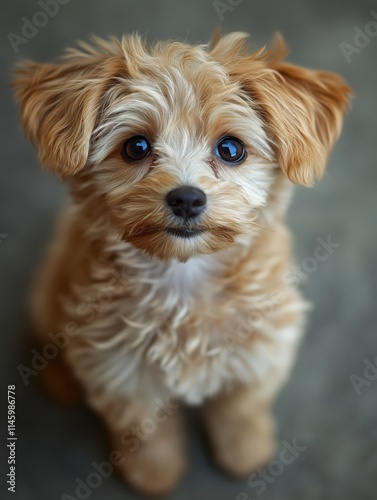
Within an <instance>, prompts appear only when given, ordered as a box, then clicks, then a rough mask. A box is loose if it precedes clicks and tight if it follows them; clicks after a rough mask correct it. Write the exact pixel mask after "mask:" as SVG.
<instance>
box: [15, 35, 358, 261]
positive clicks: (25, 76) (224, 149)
mask: <svg viewBox="0 0 377 500" xmlns="http://www.w3.org/2000/svg"><path fill="white" fill-rule="evenodd" d="M246 38H247V35H245V34H243V33H233V34H229V35H226V36H224V37H222V38H220V37H219V38H217V39H216V40H214V41H213V42H212V44H211V45H210V46H202V45H199V46H189V45H186V44H182V43H177V42H175V43H158V44H156V45H154V46H153V47H152V48H150V49H148V48H147V47H146V45H145V44H144V42H143V40H142V39H141V38H139V37H138V36H131V37H127V38H123V39H122V40H121V41H119V40H116V39H110V40H108V41H104V40H99V39H96V40H94V42H93V44H92V45H87V44H81V48H80V49H78V50H70V51H68V52H67V54H66V55H65V57H64V60H63V61H62V62H61V64H59V65H49V64H36V63H23V64H21V65H20V66H19V67H18V69H17V70H16V72H15V78H14V86H15V88H16V95H17V98H18V99H19V101H20V105H21V119H22V123H23V126H24V128H25V130H26V133H27V134H28V136H29V137H30V138H31V140H32V141H33V142H34V143H35V144H36V145H37V147H38V149H39V155H40V160H41V163H42V164H43V165H44V166H45V167H47V168H49V169H51V170H53V171H55V172H56V173H58V174H59V175H60V176H61V177H64V178H72V180H73V181H74V182H84V180H83V179H85V183H87V182H88V180H89V182H90V184H91V185H92V187H93V188H94V189H95V192H96V193H97V194H98V195H99V199H101V200H104V202H103V203H104V207H103V210H104V211H105V212H106V213H107V214H108V215H110V217H111V219H112V220H113V222H114V223H115V226H116V227H117V230H118V232H119V235H120V237H121V238H123V239H124V240H126V241H128V242H130V243H132V244H133V245H134V246H136V247H137V248H140V249H142V250H144V251H145V252H147V253H148V254H150V255H152V256H155V257H157V258H160V259H162V260H168V259H171V258H178V259H180V260H183V261H184V260H187V259H188V258H190V257H191V256H193V255H197V254H205V253H212V252H216V251H219V250H222V249H225V248H228V247H229V246H230V245H232V243H234V241H235V239H236V237H237V236H238V235H242V234H247V233H250V232H252V231H254V230H256V228H257V227H258V224H257V220H258V216H259V214H260V213H261V211H263V207H265V206H266V204H267V203H268V200H269V199H270V195H271V193H272V192H273V189H274V182H275V181H276V179H277V178H278V177H281V176H283V175H285V176H287V177H288V178H289V179H290V180H291V181H292V182H294V183H298V184H304V185H310V184H311V183H312V182H313V180H314V179H315V178H318V177H320V176H321V175H322V174H323V172H324V169H325V164H326V160H327V157H328V154H329V152H330V150H331V148H332V145H333V143H334V141H335V140H336V138H337V137H338V135H339V132H340V128H341V124H342V118H343V114H344V112H345V109H346V107H347V102H348V96H349V92H350V90H349V88H348V87H347V85H346V84H345V83H344V82H343V80H342V79H341V78H340V77H339V76H337V75H335V74H333V73H329V72H322V71H312V70H308V69H304V68H299V67H297V66H293V65H291V64H287V63H284V62H283V57H284V55H285V47H284V44H283V42H282V40H278V42H277V43H275V45H274V46H273V47H272V48H270V49H269V50H266V49H262V50H259V51H257V52H254V53H251V54H249V52H248V49H247V45H246Z"/></svg>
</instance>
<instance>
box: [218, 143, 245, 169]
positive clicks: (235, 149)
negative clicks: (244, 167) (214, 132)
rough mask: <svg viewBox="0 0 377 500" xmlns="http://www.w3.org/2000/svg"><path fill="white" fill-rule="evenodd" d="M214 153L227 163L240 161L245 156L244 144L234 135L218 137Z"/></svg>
mask: <svg viewBox="0 0 377 500" xmlns="http://www.w3.org/2000/svg"><path fill="white" fill-rule="evenodd" d="M215 153H216V155H217V156H218V157H220V158H221V159H222V160H224V161H226V162H227V163H241V161H242V160H243V159H244V158H245V156H246V150H245V146H244V145H243V144H242V142H241V141H240V140H239V139H237V138H236V137H223V138H222V139H220V141H219V142H218V144H217V146H216V149H215Z"/></svg>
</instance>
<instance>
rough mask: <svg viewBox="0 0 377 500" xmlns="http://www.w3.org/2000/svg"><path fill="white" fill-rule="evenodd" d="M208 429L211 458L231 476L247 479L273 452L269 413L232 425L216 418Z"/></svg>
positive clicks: (273, 432) (273, 445)
mask: <svg viewBox="0 0 377 500" xmlns="http://www.w3.org/2000/svg"><path fill="white" fill-rule="evenodd" d="M208 424H209V423H208ZM207 428H208V433H209V437H210V442H211V445H212V450H213V454H214V459H215V461H216V463H217V464H218V466H219V467H220V468H221V469H223V470H224V471H225V472H226V473H227V474H229V475H231V476H235V477H242V476H247V475H248V474H250V473H251V472H253V471H255V470H257V469H259V468H260V467H262V466H264V465H266V464H267V463H268V462H269V461H270V460H271V459H272V458H273V457H274V455H275V453H276V439H275V425H274V422H273V419H272V417H271V416H270V415H269V414H268V413H263V414H258V415H255V416H251V417H250V418H245V417H243V418H240V419H237V418H235V419H234V420H233V422H227V421H226V419H224V420H223V419H221V416H220V415H218V418H217V419H216V421H214V420H213V419H212V420H211V423H210V424H209V425H207Z"/></svg>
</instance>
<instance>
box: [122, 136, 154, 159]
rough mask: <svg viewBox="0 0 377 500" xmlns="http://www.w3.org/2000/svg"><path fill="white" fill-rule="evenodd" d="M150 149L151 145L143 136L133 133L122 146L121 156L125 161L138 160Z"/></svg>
mask: <svg viewBox="0 0 377 500" xmlns="http://www.w3.org/2000/svg"><path fill="white" fill-rule="evenodd" d="M150 151H151V145H150V143H149V141H148V139H146V138H145V137H144V136H142V135H135V136H134V137H131V138H130V139H128V140H127V141H126V142H125V143H124V144H123V146H122V156H123V158H124V159H125V160H126V161H139V160H142V159H143V158H145V157H146V156H147V155H148V154H149V153H150Z"/></svg>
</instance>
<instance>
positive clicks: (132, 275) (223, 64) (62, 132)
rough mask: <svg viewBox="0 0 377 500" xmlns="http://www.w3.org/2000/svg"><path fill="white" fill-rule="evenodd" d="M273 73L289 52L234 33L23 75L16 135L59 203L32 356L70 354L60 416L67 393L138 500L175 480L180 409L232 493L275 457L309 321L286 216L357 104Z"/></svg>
mask: <svg viewBox="0 0 377 500" xmlns="http://www.w3.org/2000/svg"><path fill="white" fill-rule="evenodd" d="M285 55H286V48H285V45H284V42H283V40H282V39H281V38H278V39H277V40H275V42H274V43H273V44H272V46H271V47H270V48H269V49H267V48H263V49H260V50H257V51H255V52H252V53H249V48H248V45H247V35H246V34H244V33H231V34H228V35H226V36H223V37H221V36H215V38H214V40H213V41H212V43H211V44H209V45H208V46H207V45H194V46H191V45H187V44H184V43H178V42H167V43H157V44H155V45H153V46H152V47H150V48H148V47H147V45H146V44H145V42H144V40H143V39H141V38H140V37H139V36H137V35H132V36H128V37H124V38H122V39H121V40H118V39H116V38H110V39H108V40H102V39H99V38H95V39H93V40H92V42H91V43H90V44H87V43H81V44H80V45H79V48H78V49H70V50H68V51H67V52H66V54H65V56H64V57H63V59H62V61H61V62H60V63H59V64H56V65H55V64H39V63H33V62H24V63H21V64H20V65H19V66H18V68H17V69H16V70H15V74H14V87H15V90H16V96H17V99H18V101H19V103H20V110H21V120H22V124H23V127H24V129H25V131H26V134H27V135H28V136H29V138H30V139H31V141H32V142H33V143H34V144H35V145H36V146H37V148H38V151H39V157H40V161H41V163H42V165H44V166H45V167H46V168H47V169H49V170H51V171H53V172H55V173H56V174H57V175H58V176H59V178H61V179H64V180H65V181H66V182H67V183H68V185H69V188H70V193H71V203H70V206H69V207H68V208H67V209H66V211H65V213H64V215H63V216H62V219H61V222H60V226H59V229H58V234H57V235H56V238H55V240H54V244H53V246H52V248H51V250H50V252H49V255H48V258H47V260H46V261H45V263H44V266H43V269H42V272H41V275H40V278H39V281H38V283H37V286H36V293H35V295H34V301H33V304H34V309H33V310H34V318H35V323H36V326H37V330H38V332H39V335H40V339H41V341H42V342H44V343H46V342H48V341H49V339H50V337H49V335H51V332H58V331H59V332H65V335H66V340H67V342H66V344H67V345H66V346H65V347H64V349H62V355H63V356H64V363H66V365H65V364H63V363H62V362H61V361H60V360H59V359H58V360H56V361H54V362H50V366H49V368H48V369H47V370H46V374H45V376H46V377H47V379H48V384H49V386H50V390H51V391H53V392H55V394H56V395H57V396H58V397H59V396H61V397H62V398H67V397H68V399H69V398H70V397H71V396H72V398H73V396H74V392H75V386H74V384H73V383H72V380H75V381H77V382H78V383H79V385H80V387H81V388H82V391H83V394H84V396H85V399H86V401H87V402H88V404H89V405H90V406H91V407H92V408H93V409H94V410H95V411H96V412H98V413H99V414H100V415H101V417H102V418H103V420H104V422H105V423H106V425H107V427H108V429H109V431H110V435H111V439H112V449H113V451H114V450H117V451H118V452H119V453H118V454H115V455H114V454H113V455H111V457H115V456H116V457H117V460H115V459H114V462H116V463H115V465H116V466H117V467H118V468H119V471H120V473H121V474H122V476H123V477H124V479H125V480H127V481H128V482H129V483H130V484H131V485H132V486H133V487H134V488H136V489H138V490H140V491H143V492H145V493H164V492H167V491H169V490H171V489H172V488H173V487H174V486H175V485H176V484H177V482H178V481H179V479H180V477H181V476H182V474H183V472H184V470H185V467H186V458H185V452H184V438H183V432H182V430H181V427H182V415H181V413H182V405H185V404H188V405H198V406H200V412H201V415H202V419H203V423H204V426H205V428H206V431H207V433H208V436H209V441H210V444H211V446H212V450H213V454H214V458H215V460H216V462H217V463H218V465H219V466H220V467H222V468H223V469H224V470H225V471H226V472H228V473H229V474H231V475H234V476H241V475H245V474H248V473H250V472H251V471H253V470H255V469H256V468H258V467H260V466H262V465H264V464H265V463H267V462H268V461H269V460H270V459H271V458H272V457H273V455H274V451H275V437H274V424H273V419H272V418H271V413H270V407H271V404H272V402H273V401H274V398H275V396H276V394H277V392H278V390H279V389H280V388H281V386H282V384H283V383H284V382H285V380H286V379H287V375H288V373H289V370H290V367H291V365H292V361H293V358H294V354H295V351H296V348H297V344H298V342H299V340H300V337H301V333H302V330H303V322H304V310H305V302H304V301H303V299H302V298H301V297H300V294H299V292H298V291H297V290H296V288H295V286H294V280H292V279H291V278H290V275H289V270H290V266H291V241H290V234H289V231H288V230H287V228H286V226H285V222H284V218H285V213H286V209H287V205H288V203H289V199H290V195H291V189H292V185H293V184H301V185H305V186H309V185H311V184H312V183H313V181H314V180H315V179H316V178H320V177H321V176H322V174H323V172H324V169H325V164H326V161H327V157H328V155H329V153H330V150H331V148H332V146H333V144H334V142H335V140H336V139H337V137H338V135H339V132H340V129H341V125H342V119H343V115H344V113H345V111H346V108H347V105H348V100H349V95H350V89H349V87H348V86H347V85H346V84H345V82H344V81H343V80H342V79H341V78H340V77H339V76H337V75H336V74H334V73H330V72H327V71H313V70H309V69H304V68H300V67H298V66H294V65H291V64H288V63H286V62H284V57H285ZM54 363H55V365H54ZM59 363H60V364H59ZM53 366H55V368H54V369H53V368H52V367H53ZM68 367H69V368H68ZM71 373H72V374H73V377H72V375H71Z"/></svg>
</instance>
